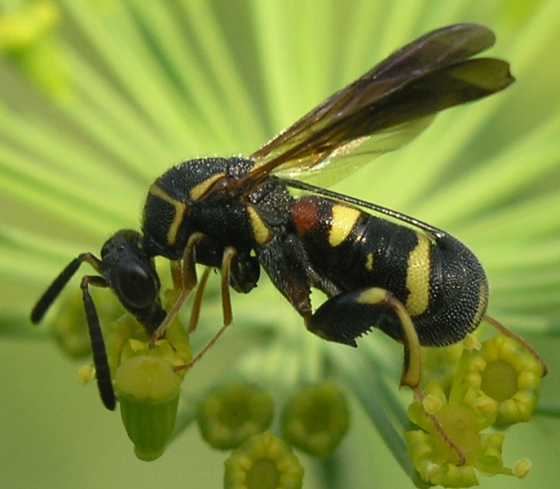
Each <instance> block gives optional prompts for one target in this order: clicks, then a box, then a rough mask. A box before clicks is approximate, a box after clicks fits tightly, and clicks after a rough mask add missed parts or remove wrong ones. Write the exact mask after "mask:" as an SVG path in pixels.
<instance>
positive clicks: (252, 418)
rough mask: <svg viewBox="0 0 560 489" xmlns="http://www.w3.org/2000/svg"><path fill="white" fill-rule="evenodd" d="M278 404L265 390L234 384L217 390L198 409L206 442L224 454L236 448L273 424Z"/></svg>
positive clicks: (202, 433) (201, 431) (199, 421)
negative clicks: (275, 404) (275, 408)
mask: <svg viewBox="0 0 560 489" xmlns="http://www.w3.org/2000/svg"><path fill="white" fill-rule="evenodd" d="M273 416H274V401H273V400H272V397H271V396H270V395H269V394H268V393H267V392H265V391H264V390H263V389H261V388H259V387H257V386H254V385H249V384H230V385H225V386H220V387H218V388H216V389H214V390H213V391H212V392H211V393H210V394H209V395H208V396H207V397H206V398H205V399H204V400H203V401H202V402H201V403H200V405H199V407H198V415H197V419H198V427H199V428H200V434H201V435H202V438H204V440H206V442H207V443H208V444H209V445H210V446H212V447H214V448H218V449H221V450H226V449H230V448H236V447H238V446H239V445H241V444H242V443H243V442H244V441H245V440H247V439H248V438H249V437H251V436H253V435H256V434H257V433H262V432H263V431H265V430H266V429H267V428H268V427H269V426H270V423H271V422H272V418H273Z"/></svg>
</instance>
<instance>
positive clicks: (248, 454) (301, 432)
mask: <svg viewBox="0 0 560 489" xmlns="http://www.w3.org/2000/svg"><path fill="white" fill-rule="evenodd" d="M273 414H274V403H273V400H272V397H271V396H270V395H269V394H267V393H266V392H265V391H264V390H263V389H262V388H260V387H258V386H255V385H252V384H246V383H234V384H228V385H223V386H221V387H218V388H214V389H213V390H212V391H211V392H210V393H209V394H208V395H207V396H206V398H205V399H204V400H203V401H202V402H201V403H200V406H199V409H198V416H197V418H198V425H199V428H200V432H201V434H202V437H203V438H204V439H205V441H206V442H207V443H208V444H209V445H210V446H212V447H213V448H217V449H232V448H234V449H235V450H234V451H233V452H232V453H231V455H230V456H229V458H228V459H227V460H226V465H225V467H226V469H225V478H224V487H226V488H228V489H234V488H248V489H268V488H270V489H273V488H282V489H292V488H293V489H296V488H301V487H302V483H303V482H302V481H303V468H302V466H301V464H300V462H299V461H298V459H297V457H296V456H295V455H294V453H293V452H292V450H291V448H290V445H291V446H293V447H295V448H298V449H300V450H302V451H303V452H305V453H308V454H309V455H312V456H315V457H319V458H324V457H327V456H329V455H330V454H332V453H333V452H334V451H335V449H336V448H337V447H338V446H339V444H340V442H341V441H342V439H343V438H344V435H345V434H346V431H347V429H348V425H349V417H350V414H349V409H348V404H347V401H346V397H345V395H344V393H343V392H342V391H341V390H340V388H339V387H338V386H337V385H336V384H334V383H332V382H324V383H321V384H317V385H309V386H305V387H303V388H300V389H298V390H297V391H296V392H294V394H293V395H292V397H291V398H290V399H289V400H288V401H287V402H286V403H285V405H284V408H283V412H282V415H281V431H282V437H283V439H282V438H279V437H277V436H275V435H273V434H271V433H270V432H265V430H266V429H268V428H269V427H270V424H271V422H272V418H273Z"/></svg>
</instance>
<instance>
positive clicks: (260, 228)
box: [247, 205, 272, 245]
mask: <svg viewBox="0 0 560 489" xmlns="http://www.w3.org/2000/svg"><path fill="white" fill-rule="evenodd" d="M247 213H248V214H249V221H250V223H251V228H252V229H253V234H254V236H255V241H256V242H257V243H258V244H260V245H263V244H265V243H268V242H269V241H270V239H271V238H272V233H271V232H270V229H269V228H268V226H267V225H266V224H265V223H264V221H263V220H262V219H261V216H260V215H259V213H258V212H257V210H256V209H255V208H254V207H253V206H252V205H248V206H247Z"/></svg>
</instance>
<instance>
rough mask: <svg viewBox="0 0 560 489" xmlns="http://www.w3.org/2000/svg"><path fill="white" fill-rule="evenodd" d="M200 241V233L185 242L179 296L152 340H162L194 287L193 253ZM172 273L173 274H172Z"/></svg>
mask: <svg viewBox="0 0 560 489" xmlns="http://www.w3.org/2000/svg"><path fill="white" fill-rule="evenodd" d="M202 239H204V234H202V233H193V234H192V235H191V237H190V238H189V240H188V241H187V246H185V250H184V251H183V258H182V270H181V271H182V273H181V287H180V289H179V295H178V296H177V299H176V300H175V303H174V304H173V306H171V309H169V311H167V315H166V316H165V319H164V320H163V321H162V323H161V324H160V325H159V326H158V327H157V329H156V330H155V331H154V333H153V335H152V338H153V340H157V339H158V338H162V337H163V335H164V334H165V330H166V329H167V327H168V326H169V324H171V322H172V321H173V320H174V319H175V317H176V316H177V314H178V313H179V310H180V309H181V306H182V305H183V304H184V302H185V301H186V300H187V298H188V297H189V294H190V293H191V291H192V290H193V289H194V288H195V286H196V281H197V279H196V266H195V261H194V253H195V246H196V245H197V243H199V242H200V241H201V240H202ZM172 270H173V268H172ZM172 273H173V272H172Z"/></svg>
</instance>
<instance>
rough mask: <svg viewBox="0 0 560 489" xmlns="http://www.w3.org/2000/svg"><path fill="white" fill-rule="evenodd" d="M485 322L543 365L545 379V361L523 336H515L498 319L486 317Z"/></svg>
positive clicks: (546, 371)
mask: <svg viewBox="0 0 560 489" xmlns="http://www.w3.org/2000/svg"><path fill="white" fill-rule="evenodd" d="M483 320H484V321H486V322H488V323H489V324H491V325H492V326H494V328H496V329H497V330H498V331H499V332H500V333H501V334H503V335H504V336H507V337H509V338H511V339H512V340H514V341H516V342H517V343H519V344H520V345H521V346H522V347H523V348H525V349H526V350H527V351H528V352H529V353H530V354H531V355H532V356H533V357H534V358H535V360H536V361H537V362H539V363H540V364H541V368H542V376H543V377H544V376H545V375H546V374H547V373H548V367H547V366H546V363H545V362H544V360H543V359H542V358H541V356H540V355H539V354H538V353H537V352H536V350H535V349H534V348H533V347H532V346H531V345H530V344H529V343H527V342H526V341H525V340H524V339H523V338H522V337H521V336H519V335H517V334H515V333H514V332H513V331H511V330H509V329H508V328H506V327H505V326H504V325H503V324H502V323H500V322H499V321H498V320H497V319H494V318H493V317H490V316H487V315H485V316H484V318H483Z"/></svg>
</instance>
